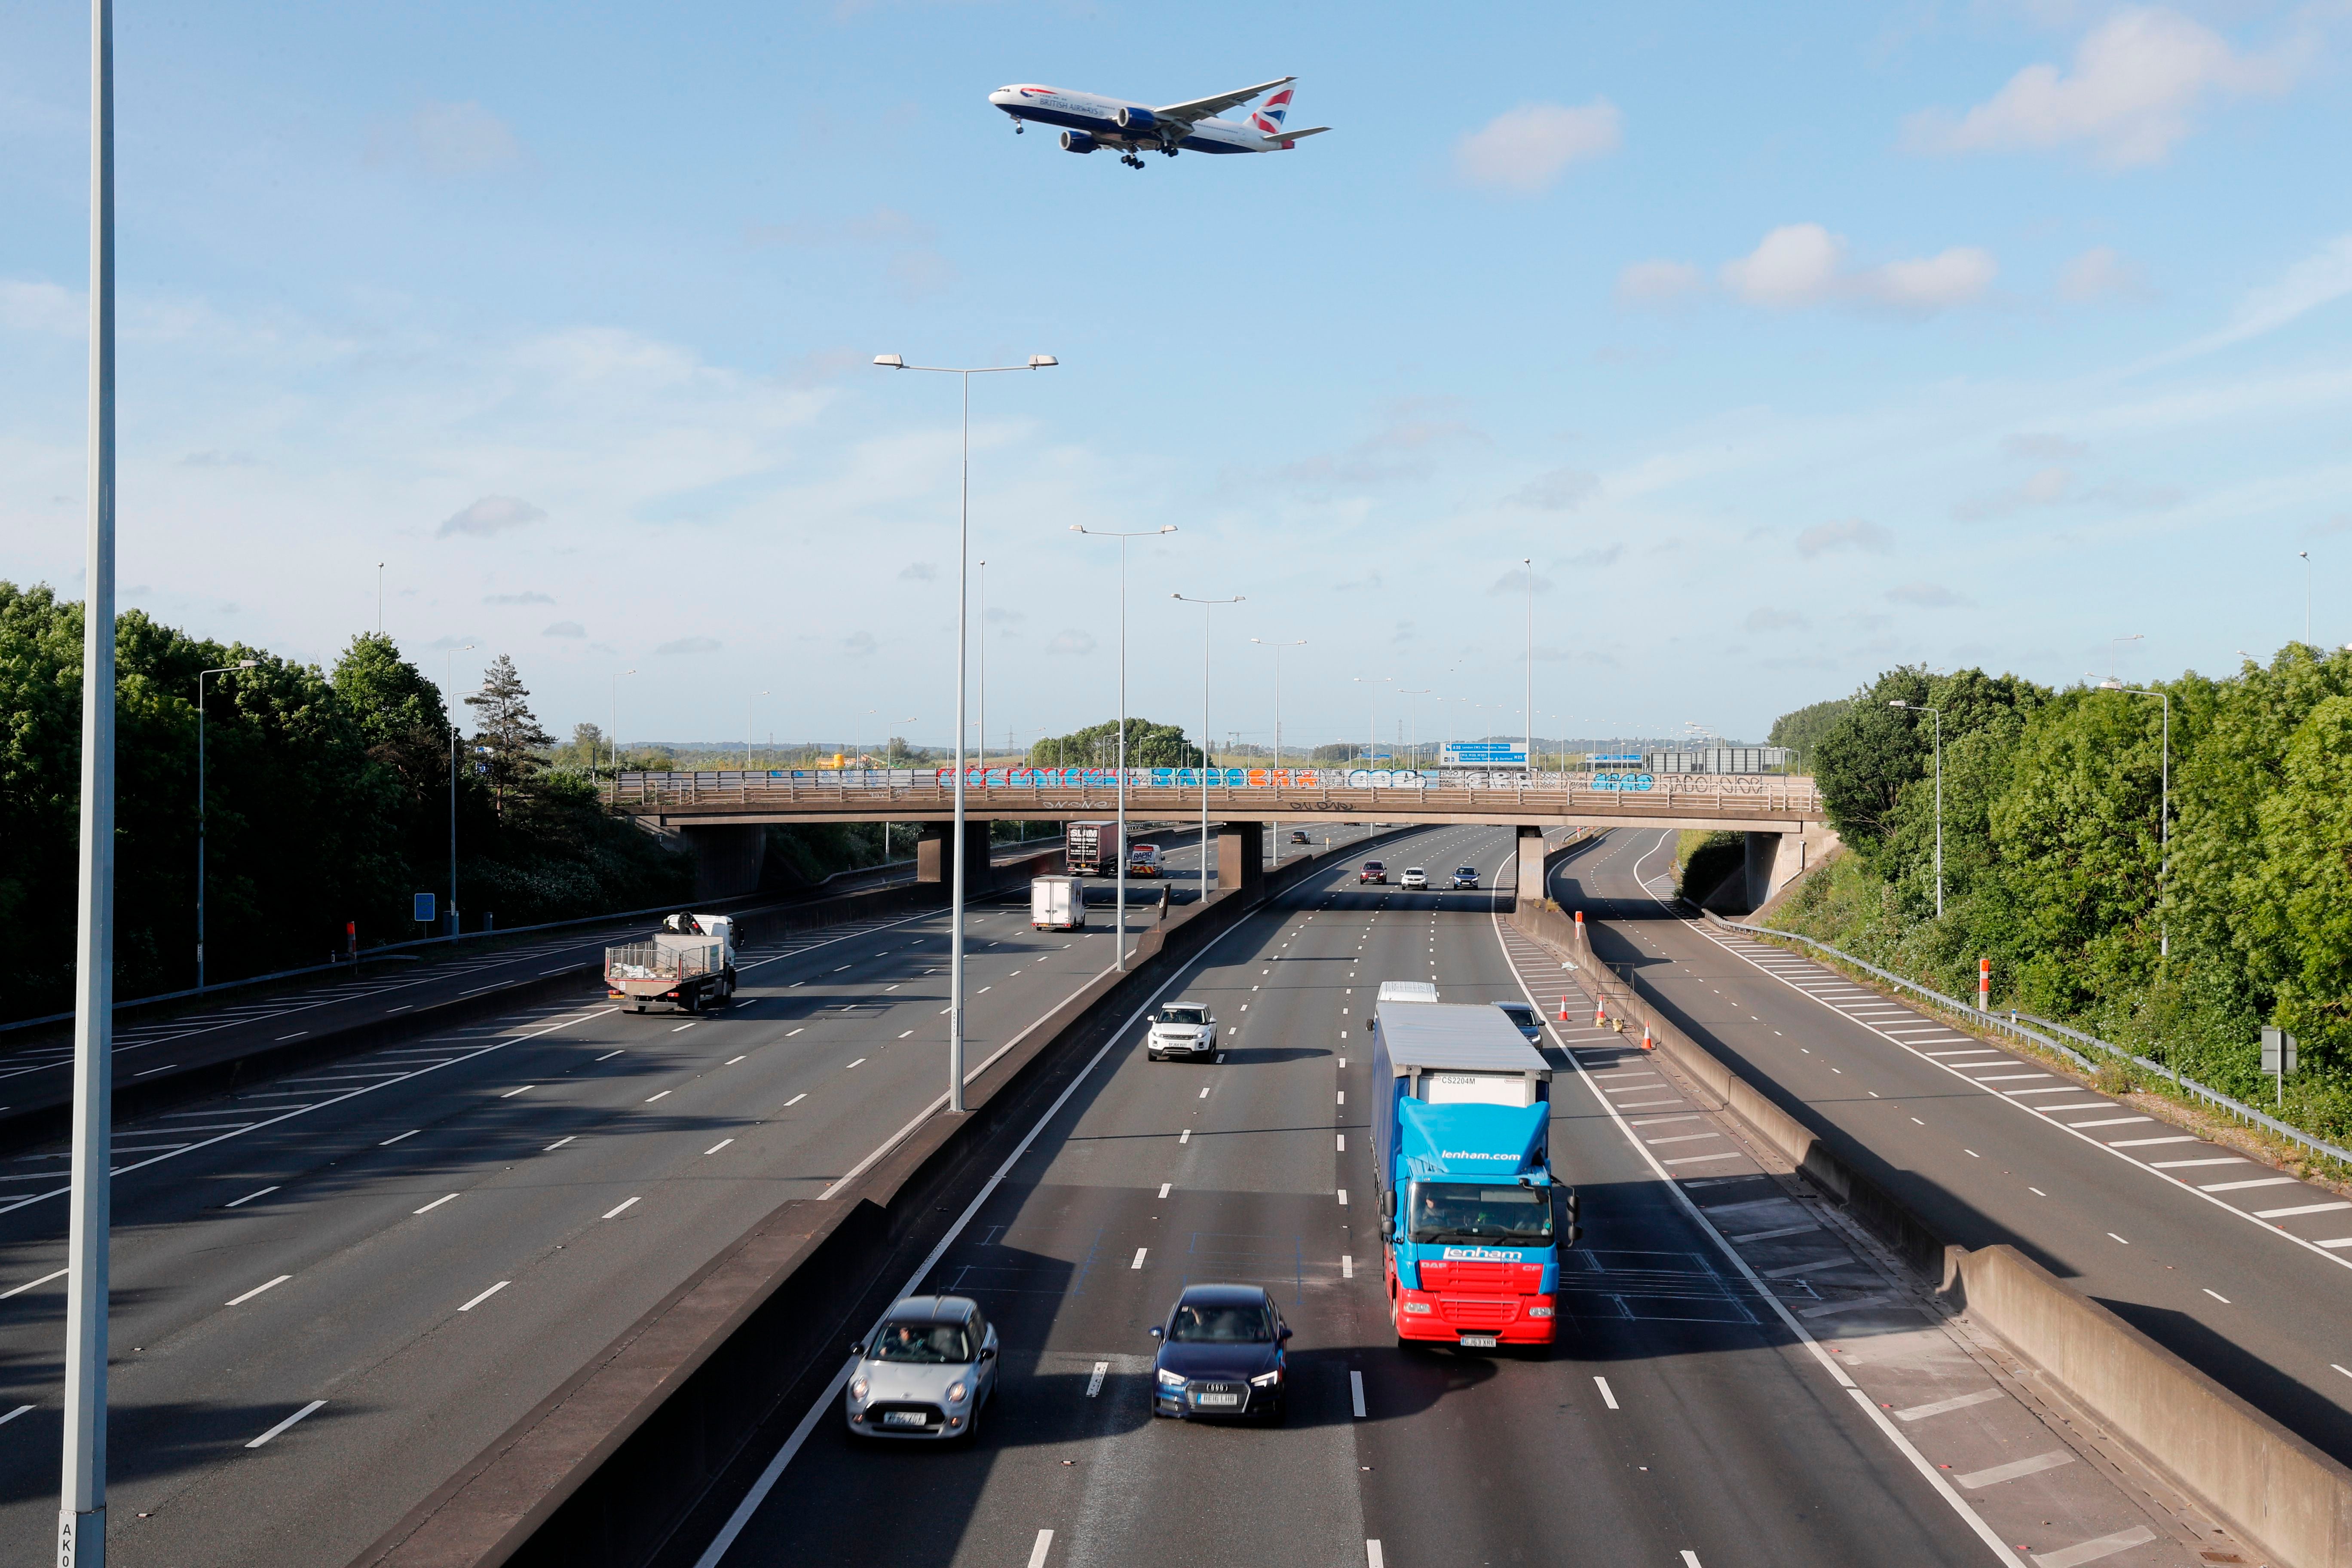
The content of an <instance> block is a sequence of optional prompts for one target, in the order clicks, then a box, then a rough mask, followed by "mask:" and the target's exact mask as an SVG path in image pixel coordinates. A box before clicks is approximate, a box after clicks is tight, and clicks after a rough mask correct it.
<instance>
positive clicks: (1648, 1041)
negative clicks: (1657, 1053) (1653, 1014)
mask: <svg viewBox="0 0 2352 1568" xmlns="http://www.w3.org/2000/svg"><path fill="white" fill-rule="evenodd" d="M1642 1048H1643V1050H1645V1051H1654V1050H1656V1049H1657V1048H1658V1042H1657V1041H1655V1040H1654V1039H1652V1038H1650V1026H1649V1022H1648V1020H1646V1019H1644V1020H1643V1024H1642Z"/></svg>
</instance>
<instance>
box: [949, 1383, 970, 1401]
mask: <svg viewBox="0 0 2352 1568" xmlns="http://www.w3.org/2000/svg"><path fill="white" fill-rule="evenodd" d="M970 1393H971V1390H970V1389H969V1388H966V1387H965V1386H964V1385H963V1380H962V1379H961V1378H958V1379H957V1380H956V1381H955V1382H953V1383H950V1384H948V1403H949V1404H950V1405H961V1404H962V1403H963V1396H964V1395H965V1394H970Z"/></svg>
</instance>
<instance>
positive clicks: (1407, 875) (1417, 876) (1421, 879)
mask: <svg viewBox="0 0 2352 1568" xmlns="http://www.w3.org/2000/svg"><path fill="white" fill-rule="evenodd" d="M1404 885H1405V886H1406V887H1408V888H1426V887H1427V886H1429V873H1428V872H1426V871H1424V870H1423V869H1422V868H1420V867H1418V866H1407V867H1406V868H1404Z"/></svg>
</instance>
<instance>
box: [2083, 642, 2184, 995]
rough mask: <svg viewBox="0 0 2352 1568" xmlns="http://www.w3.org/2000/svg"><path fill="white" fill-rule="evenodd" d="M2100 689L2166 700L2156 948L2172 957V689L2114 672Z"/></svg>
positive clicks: (2158, 828) (2158, 819)
mask: <svg viewBox="0 0 2352 1568" xmlns="http://www.w3.org/2000/svg"><path fill="white" fill-rule="evenodd" d="M2099 689H2101V690H2103V691H2120V692H2122V693H2124V694H2125V695H2126V696H2127V697H2153V698H2155V699H2156V700H2158V701H2159V702H2161V703H2163V704H2164V773H2163V780H2164V784H2163V789H2164V793H2163V795H2162V796H2161V798H2160V803H2159V804H2158V807H2157V815H2156V831H2157V837H2158V859H2157V864H2156V905H2157V916H2156V952H2157V956H2158V957H2159V958H2169V957H2171V956H2172V926H2171V920H2170V918H2169V911H2168V910H2167V908H2166V903H2165V899H2166V894H2167V892H2168V890H2169V886H2170V883H2171V880H2172V693H2171V692H2169V691H2150V690H2148V689H2147V688H2145V687H2139V686H2126V685H2125V684H2124V683H2123V682H2122V681H2120V680H2117V679H2115V677H2113V676H2109V677H2108V678H2107V679H2105V680H2102V681H2101V682H2099Z"/></svg>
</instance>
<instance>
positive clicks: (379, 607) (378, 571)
mask: <svg viewBox="0 0 2352 1568" xmlns="http://www.w3.org/2000/svg"><path fill="white" fill-rule="evenodd" d="M375 635H376V636H378V637H382V636H383V562H381V561H379V562H377V563H375Z"/></svg>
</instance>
